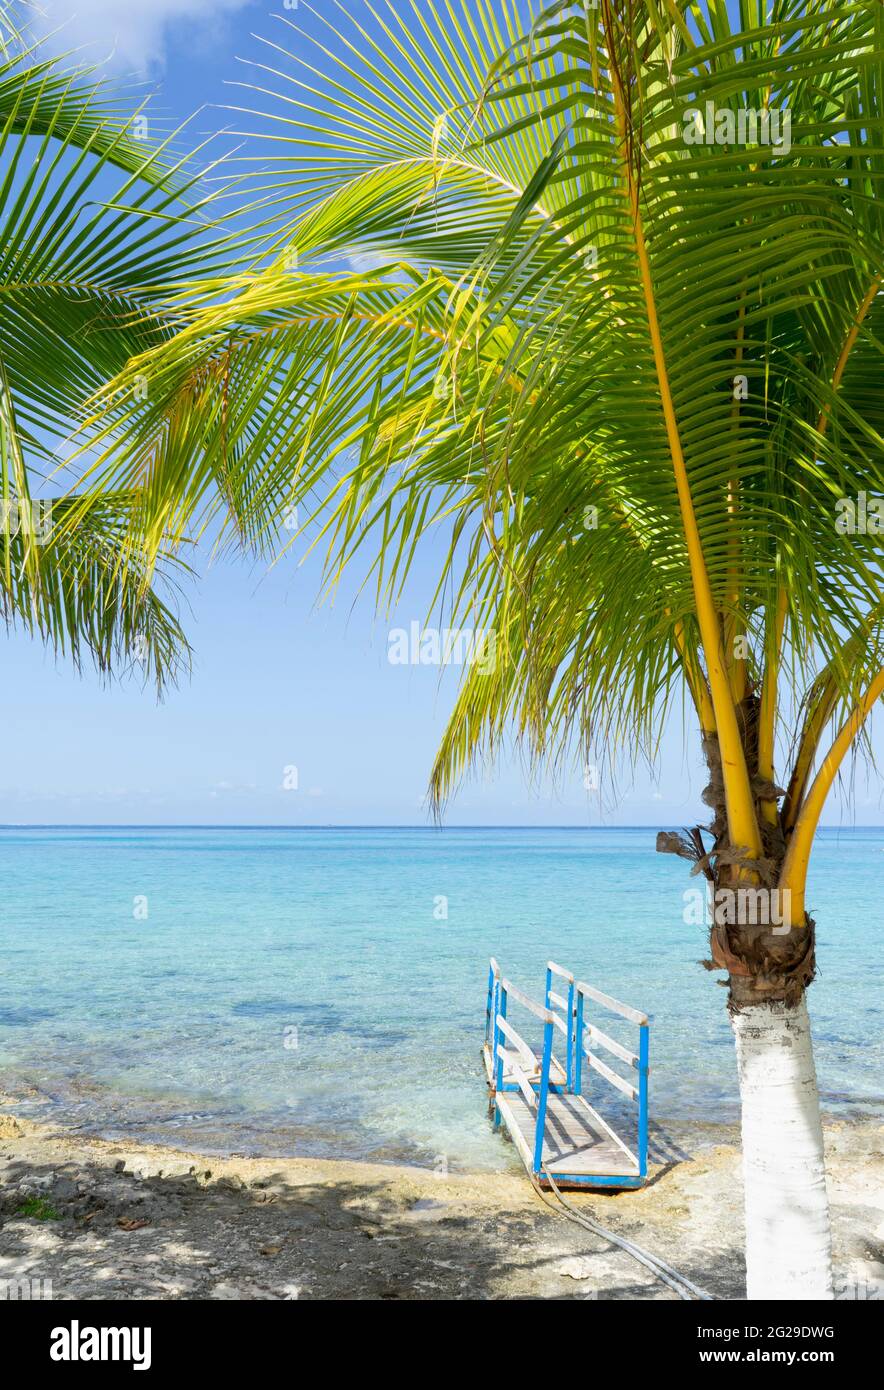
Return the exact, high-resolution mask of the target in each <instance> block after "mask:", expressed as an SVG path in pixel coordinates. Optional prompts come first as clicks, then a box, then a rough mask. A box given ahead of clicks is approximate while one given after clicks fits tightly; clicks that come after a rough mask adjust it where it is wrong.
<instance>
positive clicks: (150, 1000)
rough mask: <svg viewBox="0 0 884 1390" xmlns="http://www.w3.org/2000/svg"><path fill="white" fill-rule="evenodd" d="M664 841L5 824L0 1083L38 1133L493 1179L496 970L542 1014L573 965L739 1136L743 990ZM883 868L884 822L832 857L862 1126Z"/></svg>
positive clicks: (821, 1065)
mask: <svg viewBox="0 0 884 1390" xmlns="http://www.w3.org/2000/svg"><path fill="white" fill-rule="evenodd" d="M654 839H655V831H654V830H653V829H650V828H646V829H630V830H624V829H616V830H572V829H564V830H545V829H544V830H521V829H498V830H494V829H472V830H465V829H451V830H444V831H441V832H440V831H437V830H432V829H419V830H410V829H404V830H396V829H328V830H324V829H263V828H261V829H190V828H187V829H179V828H174V829H142V828H136V829H126V828H122V829H121V828H113V829H80V828H59V829H6V830H0V869H2V874H3V885H4V892H3V899H2V907H0V913H2V916H0V962H2V967H3V968H2V972H0V1081H2V1083H3V1084H4V1085H5V1086H6V1087H7V1089H8V1090H10V1091H11V1092H13V1093H15V1094H19V1093H20V1092H21V1090H22V1088H24V1087H26V1086H30V1087H32V1088H34V1098H33V1100H32V1101H31V1102H30V1104H29V1107H28V1109H29V1112H30V1113H33V1114H37V1115H40V1114H44V1113H45V1112H46V1110H47V1109H51V1110H52V1111H53V1114H54V1116H55V1118H63V1119H64V1120H66V1121H68V1122H70V1123H74V1124H78V1125H81V1126H83V1127H84V1128H87V1129H90V1130H94V1131H97V1132H100V1133H104V1134H108V1135H112V1136H122V1135H133V1136H139V1137H141V1138H151V1139H158V1140H162V1141H164V1142H167V1143H181V1144H188V1145H194V1146H199V1147H202V1148H204V1149H208V1150H213V1149H217V1150H223V1151H234V1152H243V1153H244V1152H250V1153H279V1154H292V1153H304V1154H320V1155H321V1154H327V1155H339V1156H343V1157H351V1158H362V1157H370V1158H374V1159H399V1158H409V1159H412V1160H417V1161H420V1162H426V1163H431V1164H433V1163H436V1164H440V1165H441V1164H443V1163H446V1164H448V1165H450V1166H452V1167H467V1166H468V1167H500V1166H502V1165H503V1164H505V1163H508V1162H509V1161H511V1157H510V1153H509V1152H508V1150H507V1149H505V1148H504V1146H503V1145H502V1143H501V1141H500V1139H499V1138H496V1137H495V1136H494V1135H493V1134H492V1133H491V1130H490V1127H489V1125H488V1123H487V1119H486V1113H485V1091H484V1084H483V1076H482V1072H481V1064H480V1060H479V1048H480V1045H481V1040H482V1033H483V1023H484V1007H485V988H486V979H487V961H488V956H489V955H490V954H494V955H495V956H496V957H497V958H498V960H499V961H500V963H501V966H502V967H503V969H504V971H505V973H507V974H509V975H510V976H511V977H512V979H513V980H514V981H515V982H516V983H517V984H520V985H521V986H522V987H523V988H526V989H528V990H529V991H530V992H532V993H533V994H535V995H537V994H539V992H540V991H541V989H542V984H543V968H544V964H545V961H546V959H547V957H549V956H552V957H553V958H554V959H557V960H559V961H561V962H562V963H564V964H566V965H568V966H569V967H570V968H571V969H573V970H574V971H575V973H577V974H578V976H579V977H581V978H583V979H586V980H588V981H590V982H592V983H594V984H596V985H598V986H599V987H600V988H601V989H603V990H605V991H607V992H608V993H610V994H614V995H616V996H618V997H619V998H621V999H623V1000H625V1001H626V1002H628V1003H632V1004H634V1005H636V1006H639V1007H641V1008H642V1009H644V1010H646V1011H647V1012H648V1013H649V1014H650V1017H651V1067H652V1078H651V1113H652V1116H654V1117H655V1118H656V1120H657V1121H658V1122H661V1123H663V1124H664V1125H665V1124H666V1123H676V1124H678V1125H681V1126H685V1125H692V1124H697V1123H706V1124H708V1123H710V1122H712V1123H717V1122H722V1123H730V1122H732V1121H733V1120H734V1119H735V1118H736V1113H737V1112H736V1076H735V1066H734V1057H733V1047H732V1043H731V1036H730V1030H729V1028H728V1026H727V1021H726V1016H725V1010H724V1001H725V994H724V990H722V989H721V988H719V987H718V986H717V985H716V983H715V979H716V978H717V977H716V976H713V975H710V974H707V973H706V972H705V971H704V970H702V969H701V968H700V967H699V965H698V964H697V961H698V960H699V959H700V958H701V957H702V956H704V955H705V954H706V953H707V949H706V945H705V943H704V933H703V930H702V928H701V927H699V926H696V925H688V924H687V923H686V922H685V921H684V920H683V914H684V908H685V903H684V898H683V895H684V892H685V889H689V888H691V887H692V886H695V885H696V883H697V880H691V879H689V878H688V875H687V866H686V865H685V864H684V863H683V861H678V860H675V859H673V858H672V857H671V856H661V855H657V854H656V853H655V851H654ZM882 852H884V828H882V829H870V830H851V831H827V832H824V833H823V835H822V838H821V840H820V842H819V843H818V845H817V847H816V849H815V851H814V858H813V862H812V881H811V891H810V894H809V899H808V902H809V907H810V910H811V912H812V913H813V915H814V916H815V917H816V919H817V923H818V930H819V947H818V957H819V965H820V978H819V980H818V981H817V983H816V984H815V985H814V986H813V989H812V991H811V1009H812V1015H813V1020H814V1029H815V1038H816V1045H817V1058H818V1071H819V1078H820V1088H821V1091H822V1094H823V1099H824V1104H825V1105H826V1106H827V1107H828V1108H829V1109H834V1110H838V1111H841V1112H844V1113H846V1112H848V1111H850V1110H858V1109H868V1108H870V1107H871V1106H873V1105H874V1104H875V1103H876V1102H877V1101H878V1099H879V1097H880V1095H881V1090H882V1086H881V1062H882V1044H881V1027H880V1018H881V1009H880V1003H881V997H882V991H881V984H882V945H881V942H882V936H881V908H880V898H879V892H880V884H881V878H882V873H884V859H882V857H881V856H882ZM446 912H447V917H446V916H445V915H444V914H445V913H446ZM145 914H146V915H145ZM522 1022H524V1023H526V1025H527V1016H522ZM598 1022H599V1024H600V1026H602V1027H603V1028H605V1029H606V1031H608V1032H610V1033H613V1034H615V1035H616V1036H618V1037H621V1038H623V1039H624V1040H627V1039H628V1038H629V1036H630V1035H629V1031H628V1028H626V1027H625V1025H624V1026H620V1025H618V1024H617V1022H616V1021H615V1020H613V1019H611V1018H610V1016H606V1017H602V1015H601V1014H599V1015H598ZM534 1040H535V1039H533V1038H532V1041H534ZM609 1094H615V1095H616V1093H609Z"/></svg>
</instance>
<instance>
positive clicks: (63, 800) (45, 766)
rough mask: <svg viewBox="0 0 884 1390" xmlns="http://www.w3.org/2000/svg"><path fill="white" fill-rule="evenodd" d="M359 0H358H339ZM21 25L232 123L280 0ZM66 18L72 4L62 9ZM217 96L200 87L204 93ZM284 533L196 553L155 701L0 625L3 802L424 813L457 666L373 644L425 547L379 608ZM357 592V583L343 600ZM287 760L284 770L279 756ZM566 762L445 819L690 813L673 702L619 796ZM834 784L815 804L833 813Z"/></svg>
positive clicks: (457, 807) (415, 602)
mask: <svg viewBox="0 0 884 1390" xmlns="http://www.w3.org/2000/svg"><path fill="white" fill-rule="evenodd" d="M354 3H355V4H358V3H359V0H354ZM20 8H21V12H22V13H24V11H25V9H28V10H29V11H30V14H31V20H32V23H33V24H34V26H35V27H38V28H42V29H43V30H50V29H53V28H56V27H57V26H59V25H63V26H64V27H63V30H62V34H61V35H60V36H58V37H57V38H56V40H55V42H56V43H57V44H58V45H60V46H63V47H65V48H67V47H71V46H77V45H81V44H82V45H89V47H88V49H87V52H88V53H90V54H91V55H93V56H94V57H95V58H96V59H98V58H101V59H107V61H108V65H109V67H110V68H111V69H112V70H113V71H115V72H117V73H121V74H126V75H131V76H132V77H133V78H139V79H141V80H147V81H148V82H149V83H150V85H151V86H152V87H154V88H155V89H156V91H157V96H158V108H159V111H160V113H161V114H162V115H163V116H164V117H165V118H168V119H169V120H171V121H174V122H178V121H180V120H182V119H183V118H184V117H185V116H187V115H188V114H190V112H191V111H193V110H194V109H195V108H197V107H200V106H205V107H206V109H204V110H203V111H201V112H200V114H199V116H198V118H197V120H196V121H195V123H194V127H193V130H194V134H196V133H207V132H209V131H211V130H219V129H223V128H224V127H225V126H227V125H230V124H232V123H235V121H234V119H233V118H232V117H231V116H230V114H229V113H227V112H225V111H223V110H222V109H219V108H220V106H221V105H222V104H223V103H224V102H225V101H228V100H230V99H231V95H230V89H229V88H228V89H225V86H224V82H225V79H229V78H239V77H241V76H242V68H241V66H240V65H239V64H238V63H237V58H239V57H249V56H257V55H258V54H259V52H260V47H259V45H258V44H257V42H256V40H255V39H254V38H253V37H252V34H253V33H260V34H265V35H271V34H272V35H274V36H278V35H279V34H280V26H279V24H278V21H275V20H274V19H273V16H274V14H281V15H284V16H286V17H288V18H292V17H293V10H294V6H293V5H289V6H285V5H283V4H282V3H280V4H278V5H277V6H275V7H269V6H266V5H264V4H262V3H248V0H246V3H240V0H133V3H131V4H129V5H125V4H122V3H121V0H40V4H39V8H38V7H37V6H32V7H25V6H22V7H20ZM74 14H75V15H76V17H75V18H71V16H72V15H74ZM288 36H289V40H290V41H294V36H293V35H292V31H291V30H289V31H288ZM213 104H214V105H213ZM298 559H299V556H298V554H297V553H295V552H291V553H290V554H289V555H288V556H287V557H286V558H285V559H284V560H283V561H282V562H281V563H280V564H279V565H278V566H277V567H276V568H275V569H274V570H273V571H272V572H270V573H268V572H267V571H266V569H265V568H264V567H260V566H259V567H256V566H254V565H252V564H248V563H245V562H237V561H232V560H227V561H224V562H219V563H216V564H214V565H212V566H208V565H206V564H205V563H203V564H202V565H201V570H202V573H201V576H200V581H199V583H198V584H196V585H194V586H193V587H192V588H191V589H190V590H189V593H188V604H189V610H190V611H189V614H188V613H187V612H185V617H186V627H187V631H188V635H189V637H190V640H191V643H192V645H193V647H194V648H195V659H194V670H193V675H192V678H191V679H190V680H189V681H188V682H187V683H185V684H184V685H182V686H181V687H180V688H179V689H178V690H175V691H171V692H170V693H169V695H168V696H167V698H166V700H165V702H164V703H163V704H162V705H159V706H158V705H157V704H156V701H155V699H154V698H153V695H152V693H151V692H149V691H145V690H143V689H142V688H141V686H140V684H139V683H138V682H137V681H134V680H129V681H128V682H124V683H122V684H115V685H111V686H103V685H102V684H101V683H100V682H99V681H98V679H97V677H96V676H95V675H94V674H93V673H92V672H91V671H88V670H87V671H85V672H84V673H83V675H82V676H77V675H76V674H75V673H74V672H72V671H71V670H70V669H69V667H68V666H67V665H65V664H64V663H56V662H55V660H54V658H53V657H52V656H51V654H49V653H47V652H45V651H43V649H42V648H40V647H39V646H38V645H36V644H34V643H32V642H29V641H28V640H27V639H25V638H24V637H21V636H18V635H15V634H12V635H8V636H5V637H3V638H0V640H2V641H3V643H4V651H3V654H2V655H3V661H4V666H5V670H6V677H7V678H6V681H5V690H6V720H5V727H6V730H7V737H6V749H5V756H4V760H3V773H2V775H0V821H3V822H7V823H9V822H15V823H17V822H35V823H46V822H51V823H68V822H70V823H86V824H95V823H109V824H137V823H150V824H154V823H201V824H213V823H218V824H246V823H254V824H267V823H282V824H348V823H355V824H423V823H426V821H427V810H426V805H425V801H424V792H425V787H426V780H427V774H428V771H429V768H430V764H431V761H432V756H433V751H434V748H435V745H436V741H437V739H438V736H439V734H440V732H441V729H442V727H443V724H444V718H445V714H446V711H447V709H448V707H449V705H450V700H451V696H452V692H453V688H454V686H453V681H452V679H451V677H450V675H449V676H447V677H446V678H445V679H444V680H443V682H442V683H441V685H440V682H439V676H438V671H437V670H436V669H435V668H432V667H420V666H396V665H391V664H390V662H389V661H388V659H387V657H388V632H389V629H390V627H397V626H402V627H408V625H409V623H410V622H411V621H412V620H423V619H424V617H425V615H426V607H427V603H428V600H429V596H430V593H431V590H432V575H433V565H432V557H431V556H426V557H425V558H424V560H423V562H422V564H420V565H419V566H418V568H417V570H416V571H415V574H414V577H413V582H412V583H411V585H410V588H409V590H408V592H407V594H406V596H405V599H404V601H403V603H402V606H401V608H400V610H399V611H398V612H397V613H396V614H395V615H393V617H392V619H391V620H390V622H389V623H388V622H387V621H385V620H383V619H380V618H376V617H375V615H374V613H373V609H372V605H371V603H370V602H368V601H366V600H364V599H363V600H358V599H357V598H356V582H355V580H356V576H355V575H354V577H353V580H351V581H350V582H349V584H348V585H347V586H346V587H345V588H344V589H343V590H342V592H341V594H340V595H339V598H338V600H337V602H336V604H335V605H334V606H333V607H330V606H328V605H323V606H322V607H321V608H317V607H316V605H315V598H316V591H317V583H318V565H317V563H316V562H315V561H314V560H312V559H311V560H309V561H308V562H307V563H305V564H304V565H303V566H300V567H299V565H298ZM354 600H355V602H354ZM293 766H294V767H296V768H297V769H298V772H297V788H294V787H292V788H289V789H286V787H285V785H284V784H285V782H286V780H288V781H289V782H291V781H292V780H293V778H292V777H291V775H288V777H287V775H286V771H285V770H286V768H291V767H293ZM583 780H584V778H583V771H582V769H581V768H575V769H574V770H573V772H572V773H571V774H570V775H568V776H566V777H564V779H563V780H562V782H561V783H560V785H559V786H558V787H557V788H556V789H553V788H552V787H550V786H549V785H548V784H542V785H541V786H539V787H537V786H532V785H531V784H530V783H529V781H528V779H527V778H526V777H525V776H524V775H523V771H522V769H521V767H520V766H519V764H518V762H516V761H514V760H510V761H508V762H505V763H504V765H503V766H502V767H499V768H498V769H497V770H496V771H495V772H494V773H493V774H492V773H491V772H490V771H487V772H484V773H480V774H479V775H478V777H477V778H476V779H474V780H473V781H472V782H471V783H469V784H468V785H467V786H466V787H465V788H464V790H463V791H462V792H461V794H460V795H459V796H458V797H457V798H456V800H455V801H454V802H453V803H452V804H451V806H450V807H449V810H448V814H447V818H446V819H447V821H448V822H449V823H451V824H499V825H502V824H517V825H518V824H523V825H524V824H538V825H547V824H549V825H553V824H562V825H564V824H574V825H586V824H588V825H599V824H601V823H604V824H621V825H640V824H650V825H655V824H659V825H672V824H680V823H685V822H689V821H691V820H692V819H696V817H698V816H701V817H702V816H703V810H702V807H701V805H700V802H699V792H700V790H701V789H702V786H703V781H704V778H703V776H702V769H701V766H700V758H699V755H698V752H697V749H696V740H695V737H694V730H693V727H690V728H689V729H688V730H687V736H686V733H685V730H683V729H682V728H681V724H680V720H679V719H678V717H676V719H675V721H674V722H673V725H672V727H671V728H670V729H668V730H667V732H666V734H665V737H664V739H663V744H662V749H661V757H660V764H659V769H658V776H657V778H656V779H652V778H651V777H650V776H649V775H648V774H647V772H646V771H645V770H644V769H642V770H640V771H639V772H638V773H637V774H636V776H635V778H634V779H630V778H629V777H627V778H626V779H624V780H623V781H622V783H621V785H620V787H619V792H618V794H616V795H615V793H614V790H613V788H611V787H610V786H608V785H606V781H605V780H604V779H603V780H602V783H601V787H600V789H599V790H598V791H589V792H588V791H586V790H585V789H584V786H583ZM855 809H856V820H857V821H858V822H859V823H862V824H880V823H884V807H882V801H881V795H880V791H879V788H878V785H877V783H876V781H875V780H874V779H871V780H869V779H867V778H866V775H865V773H864V772H861V773H860V774H859V775H858V778H857V785H856V800H855ZM845 817H846V818H847V819H849V813H847V812H845V809H844V807H843V805H841V804H839V803H838V802H837V801H836V802H834V803H833V804H832V806H831V807H830V809H829V812H828V815H827V817H826V819H827V821H828V823H830V824H837V823H843V822H844V819H845Z"/></svg>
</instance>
